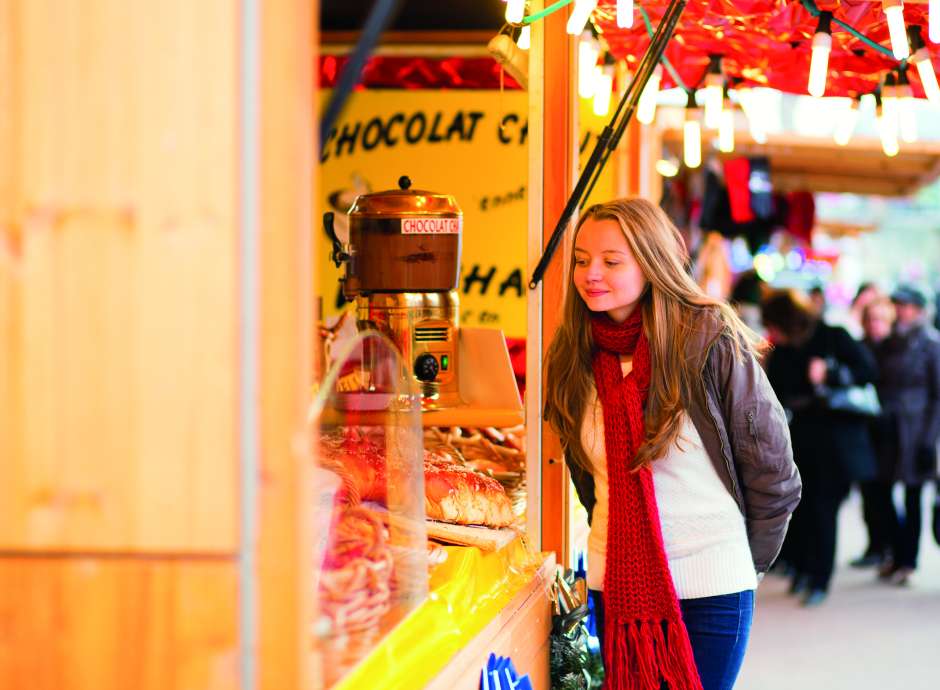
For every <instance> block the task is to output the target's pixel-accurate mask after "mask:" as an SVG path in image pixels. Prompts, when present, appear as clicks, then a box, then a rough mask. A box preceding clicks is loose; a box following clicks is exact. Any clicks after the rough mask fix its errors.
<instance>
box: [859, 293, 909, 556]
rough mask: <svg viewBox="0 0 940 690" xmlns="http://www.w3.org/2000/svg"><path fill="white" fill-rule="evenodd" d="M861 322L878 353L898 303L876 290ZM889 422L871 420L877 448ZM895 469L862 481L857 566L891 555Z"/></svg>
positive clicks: (881, 470) (870, 345)
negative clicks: (864, 537)
mask: <svg viewBox="0 0 940 690" xmlns="http://www.w3.org/2000/svg"><path fill="white" fill-rule="evenodd" d="M865 289H866V290H867V289H870V288H865ZM863 295H864V292H863V290H862V289H861V288H860V289H859V296H857V297H856V302H859V301H860V297H861V296H863ZM854 306H855V303H853V308H854ZM860 322H861V328H862V332H863V334H864V338H863V340H862V344H863V345H865V347H867V348H868V350H869V352H872V353H874V352H875V351H876V350H877V349H878V347H879V345H880V344H881V343H883V342H884V340H885V338H887V337H888V336H889V335H891V329H892V327H893V325H894V304H893V303H892V302H891V300H890V299H888V297H887V296H886V295H879V294H878V293H877V292H875V293H874V295H873V296H871V297H870V298H867V300H866V304H865V306H864V307H863V308H862V309H861V311H860ZM885 422H886V420H885V417H884V415H883V414H882V415H879V416H878V417H875V418H873V419H872V420H871V421H870V431H871V435H872V443H873V444H874V447H875V448H876V449H877V448H879V447H880V444H881V438H882V437H883V436H884V435H885V434H886V433H889V430H888V429H886V423H885ZM876 456H877V451H876ZM892 472H893V469H892V468H891V467H890V466H885V465H884V463H881V464H879V471H878V474H877V476H876V477H875V478H873V479H872V480H870V481H863V482H859V490H860V492H861V495H862V515H863V517H864V519H865V527H866V528H867V530H868V548H867V549H865V553H863V554H862V555H861V556H859V557H858V558H856V559H854V560H853V561H852V562H851V565H852V567H854V568H867V567H879V568H880V567H881V566H882V565H884V564H885V562H887V560H888V559H889V558H890V556H891V551H892V548H893V544H894V534H895V531H896V530H897V521H898V516H897V511H896V510H895V508H894V501H893V499H892V496H891V484H892V483H893V478H892V476H891V475H892Z"/></svg>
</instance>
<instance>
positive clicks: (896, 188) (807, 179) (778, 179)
mask: <svg viewBox="0 0 940 690" xmlns="http://www.w3.org/2000/svg"><path fill="white" fill-rule="evenodd" d="M770 177H771V181H772V183H773V187H774V190H775V191H784V192H785V191H798V190H809V191H812V192H836V193H848V194H873V195H876V196H906V195H908V194H911V193H912V192H913V191H914V190H913V189H912V186H911V185H910V184H905V183H904V182H903V181H899V180H894V179H891V178H876V177H852V176H839V175H816V174H813V173H808V172H807V173H802V174H792V173H791V174H776V173H774V172H773V171H771V175H770Z"/></svg>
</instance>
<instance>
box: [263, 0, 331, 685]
mask: <svg viewBox="0 0 940 690" xmlns="http://www.w3.org/2000/svg"><path fill="white" fill-rule="evenodd" d="M317 5H318V0H313V1H312V2H295V0H264V1H263V2H259V3H258V7H259V8H260V21H261V26H260V32H259V34H258V35H257V37H256V38H257V40H259V41H260V51H259V52H260V56H259V61H258V62H259V68H260V69H259V72H260V74H259V76H260V94H259V98H258V103H259V104H260V137H261V139H260V170H259V175H258V184H259V185H260V195H259V196H260V209H259V213H258V217H257V222H258V223H259V241H260V251H261V257H260V262H261V263H260V271H261V281H260V282H261V285H260V295H261V300H260V332H259V334H258V339H259V344H260V350H261V352H260V400H259V401H258V414H259V415H260V420H261V425H260V431H261V438H260V451H261V463H260V465H261V466H260V467H259V468H258V469H259V473H258V477H259V481H260V493H259V496H258V499H259V509H260V521H259V532H258V551H257V577H258V599H259V607H258V608H259V610H258V611H257V614H258V625H259V638H258V657H259V668H258V677H257V680H258V684H257V687H258V688H259V689H260V690H286V689H287V688H314V687H319V685H320V684H319V678H318V672H317V669H316V668H315V664H316V661H315V658H314V657H313V656H312V655H311V651H310V632H309V631H310V626H311V623H312V621H313V620H314V619H313V602H312V599H313V595H314V591H313V584H312V583H313V582H314V581H315V580H314V577H313V572H312V567H313V565H312V560H311V559H312V557H313V556H312V548H313V543H314V539H315V537H314V535H313V534H312V526H311V524H310V519H311V518H310V511H311V510H312V508H313V506H312V500H311V499H310V495H311V486H310V482H311V481H312V480H311V472H312V458H311V456H310V440H311V439H310V436H309V434H308V430H307V428H306V423H305V418H306V414H305V413H306V406H307V403H308V401H309V394H310V384H311V378H310V376H311V373H310V372H311V369H310V352H311V346H310V344H311V342H312V324H311V316H312V314H313V307H312V302H313V286H314V285H316V284H317V283H316V280H315V278H314V276H313V275H312V265H311V262H312V258H313V244H312V237H311V214H312V212H313V200H312V193H313V190H314V189H315V188H316V182H315V180H314V178H313V174H314V171H315V170H316V169H317V166H316V158H315V156H314V146H315V144H314V139H315V136H316V135H315V131H316V128H315V127H314V123H315V122H316V116H315V113H316V108H315V103H314V100H315V98H316V77H315V75H314V73H313V66H314V64H315V59H316V46H317V38H316V34H315V26H316V23H315V22H316V17H317Z"/></svg>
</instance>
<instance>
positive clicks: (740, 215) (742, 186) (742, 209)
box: [724, 158, 755, 223]
mask: <svg viewBox="0 0 940 690" xmlns="http://www.w3.org/2000/svg"><path fill="white" fill-rule="evenodd" d="M724 168H725V186H726V187H727V188H728V200H729V201H730V202H731V219H732V220H733V221H734V222H735V223H750V222H751V221H753V220H754V219H755V216H754V211H753V210H751V162H750V161H749V160H748V159H747V158H729V159H728V160H726V161H725V163H724Z"/></svg>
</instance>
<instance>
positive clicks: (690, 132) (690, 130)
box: [682, 93, 702, 168]
mask: <svg viewBox="0 0 940 690" xmlns="http://www.w3.org/2000/svg"><path fill="white" fill-rule="evenodd" d="M682 158H683V160H684V161H685V165H686V167H689V168H697V167H698V166H700V165H701V164H702V123H701V122H699V121H698V111H697V108H696V107H695V95H694V94H691V93H690V94H689V102H688V105H687V106H686V109H685V124H684V125H683V128H682Z"/></svg>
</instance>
